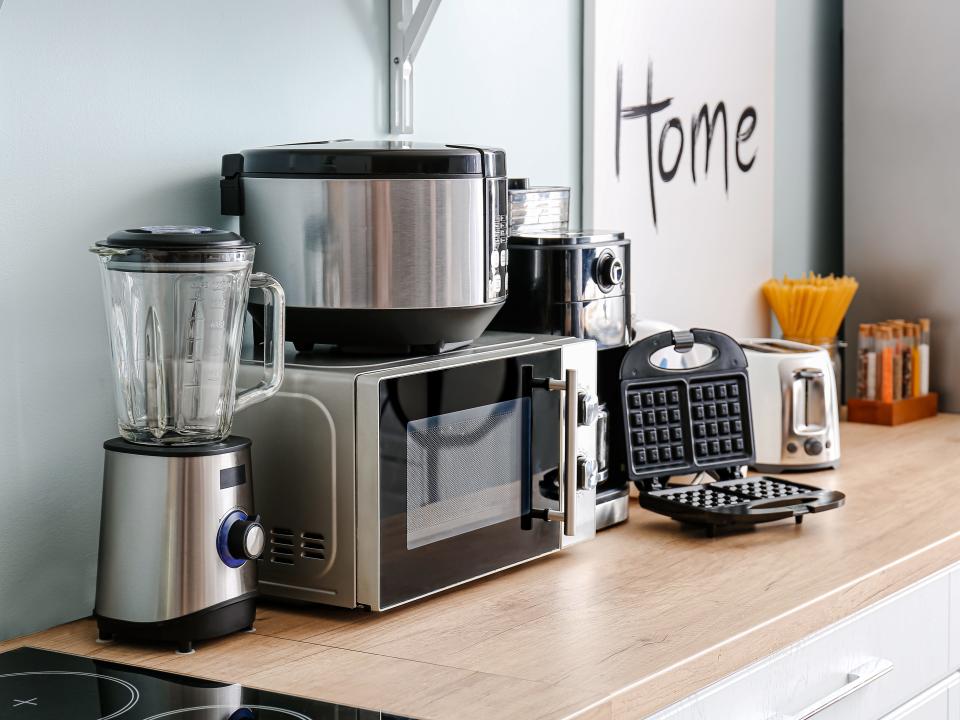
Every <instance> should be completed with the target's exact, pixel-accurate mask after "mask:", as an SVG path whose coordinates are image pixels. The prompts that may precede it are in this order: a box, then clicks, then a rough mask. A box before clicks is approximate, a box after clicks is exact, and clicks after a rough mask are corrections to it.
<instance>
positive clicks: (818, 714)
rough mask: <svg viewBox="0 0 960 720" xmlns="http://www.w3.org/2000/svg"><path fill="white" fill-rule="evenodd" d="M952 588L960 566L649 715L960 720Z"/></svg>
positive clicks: (959, 626)
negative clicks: (935, 719)
mask: <svg viewBox="0 0 960 720" xmlns="http://www.w3.org/2000/svg"><path fill="white" fill-rule="evenodd" d="M951 585H952V586H953V589H954V593H953V597H954V598H960V568H952V569H948V570H945V571H943V572H940V573H937V574H936V575H933V576H931V577H930V578H927V579H926V580H923V581H922V582H920V583H917V584H915V585H912V586H910V587H909V588H906V589H905V590H903V591H901V592H898V593H896V594H894V595H892V596H890V597H889V598H886V599H885V600H883V601H881V602H879V603H877V604H876V605H872V606H871V607H869V608H866V609H865V610H863V611H861V612H859V613H857V614H856V615H853V616H851V617H850V618H847V619H846V620H844V621H842V622H839V623H837V624H835V625H832V626H831V627H829V628H826V629H825V630H823V631H821V632H819V633H816V634H815V635H812V636H810V637H809V638H806V639H804V640H802V641H800V642H798V643H796V644H795V645H792V646H791V647H789V648H787V649H786V650H784V651H782V652H779V653H777V654H775V655H773V656H771V657H769V658H766V659H764V660H762V661H760V662H758V663H756V664H754V665H752V666H750V667H748V668H745V669H744V670H741V671H740V672H738V673H735V674H734V675H732V676H730V677H728V678H726V679H725V680H722V681H720V682H718V683H716V684H714V685H712V686H710V687H708V688H706V689H704V690H702V691H700V692H699V693H697V694H695V695H693V696H691V697H690V698H688V699H686V700H684V701H682V702H680V703H678V704H676V705H673V706H671V707H669V708H667V709H665V710H663V711H661V712H660V713H658V714H656V715H654V716H653V718H654V719H655V720H729V719H730V718H736V719H737V720H800V718H814V717H815V718H816V720H880V718H884V720H887V717H889V720H927V719H928V718H931V719H932V718H937V719H938V720H947V719H948V718H949V719H950V720H960V706H958V702H960V695H958V692H960V684H958V683H960V675H956V674H954V675H951V673H954V672H955V671H956V670H958V668H960V605H958V606H957V608H956V610H955V611H954V612H953V613H951V608H950V605H951V602H950V598H951ZM951 620H952V621H953V622H951ZM951 703H952V705H951Z"/></svg>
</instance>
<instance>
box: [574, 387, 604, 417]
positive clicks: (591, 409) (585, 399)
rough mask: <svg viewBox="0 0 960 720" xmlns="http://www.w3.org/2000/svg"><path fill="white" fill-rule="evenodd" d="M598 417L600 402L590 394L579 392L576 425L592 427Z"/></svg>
mask: <svg viewBox="0 0 960 720" xmlns="http://www.w3.org/2000/svg"><path fill="white" fill-rule="evenodd" d="M598 417H600V401H599V400H598V399H597V396H596V395H594V394H593V393H591V392H584V391H582V390H581V391H580V392H579V393H578V394H577V423H578V424H579V425H584V426H586V425H593V424H594V423H595V422H596V421H597V418H598Z"/></svg>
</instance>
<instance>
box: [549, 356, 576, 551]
mask: <svg viewBox="0 0 960 720" xmlns="http://www.w3.org/2000/svg"><path fill="white" fill-rule="evenodd" d="M547 387H548V388H549V389H550V390H554V391H558V392H562V393H564V396H565V397H564V405H565V407H566V410H565V412H564V413H563V417H561V419H560V447H561V448H562V451H561V452H562V456H563V457H562V458H561V476H562V479H561V481H560V509H559V510H549V511H547V520H551V521H554V522H562V523H563V534H564V535H566V536H567V537H573V536H574V535H576V534H577V517H576V508H577V400H578V396H577V371H576V369H575V368H568V369H567V372H566V377H565V379H564V380H554V379H552V378H551V379H550V380H549V381H548V383H547Z"/></svg>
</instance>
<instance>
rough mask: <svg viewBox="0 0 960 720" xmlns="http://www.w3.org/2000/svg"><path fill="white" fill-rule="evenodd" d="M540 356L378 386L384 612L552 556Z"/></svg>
mask: <svg viewBox="0 0 960 720" xmlns="http://www.w3.org/2000/svg"><path fill="white" fill-rule="evenodd" d="M560 364H561V353H560V352H559V351H558V350H547V351H543V352H539V353H531V354H528V355H522V356H513V357H503V358H497V359H493V360H485V361H482V362H477V363H473V364H468V365H461V366H455V367H449V368H442V369H437V370H432V371H429V372H425V373H419V374H412V375H404V376H400V377H395V378H387V379H383V380H381V381H380V386H379V408H380V410H379V423H380V427H379V447H378V453H379V487H378V492H379V508H380V517H379V525H380V527H379V530H380V538H379V560H378V563H377V565H378V568H377V571H378V572H379V578H378V579H379V582H378V586H379V598H378V602H377V603H376V605H377V607H376V609H386V608H389V607H392V606H395V605H399V604H401V603H404V602H408V601H410V600H413V599H416V598H418V597H422V596H424V595H427V594H430V593H432V592H436V591H438V590H441V589H443V588H445V587H450V586H452V585H456V584H459V583H462V582H465V581H467V580H471V579H473V578H476V577H480V576H481V575H485V574H488V573H491V572H495V571H497V570H500V569H503V568H505V567H509V566H510V565H515V564H518V563H521V562H525V561H527V560H530V559H532V558H535V557H538V556H540V555H544V554H546V553H549V552H553V551H555V550H558V549H559V548H560V544H561V543H560V539H561V532H562V525H563V524H562V523H558V522H546V521H544V520H533V522H530V519H531V518H530V513H531V509H534V508H535V509H540V510H543V511H551V510H552V511H554V512H557V511H558V510H559V509H560V504H559V501H558V486H557V481H558V477H559V466H560V462H559V461H560V442H561V437H560V434H559V433H558V427H559V425H558V423H559V420H558V418H560V417H561V407H560V403H561V401H562V400H563V397H564V394H563V393H560V392H551V391H548V390H539V389H534V390H533V392H530V391H529V387H525V383H524V379H523V378H524V376H525V374H531V375H532V376H535V377H539V378H558V377H561V375H560Z"/></svg>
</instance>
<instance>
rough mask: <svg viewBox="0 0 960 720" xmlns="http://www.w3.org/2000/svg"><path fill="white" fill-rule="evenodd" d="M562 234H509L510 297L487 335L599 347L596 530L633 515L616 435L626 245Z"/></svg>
mask: <svg viewBox="0 0 960 720" xmlns="http://www.w3.org/2000/svg"><path fill="white" fill-rule="evenodd" d="M512 210H513V207H512V206H511V211H512ZM565 228H566V222H563V223H561V224H560V226H559V227H558V228H557V229H541V228H537V229H532V230H531V229H527V228H525V227H518V228H517V229H515V230H514V231H513V234H512V235H511V236H510V238H509V239H508V241H507V252H508V256H507V263H508V267H509V273H510V291H509V293H508V295H507V301H506V303H505V304H504V307H503V310H501V311H500V313H499V314H498V315H497V317H496V318H494V321H493V323H492V327H493V328H495V329H498V330H512V331H519V332H534V333H541V334H547V335H566V336H572V337H577V338H584V339H591V340H594V341H596V343H597V396H598V400H599V408H600V411H599V416H598V419H597V462H598V473H597V482H598V485H597V518H596V520H597V530H601V529H603V528H606V527H609V526H611V525H615V524H617V523H620V522H623V521H624V520H626V519H627V514H628V512H629V507H630V503H629V496H628V477H627V464H626V448H625V446H624V439H623V438H622V437H621V435H622V433H620V432H617V431H616V427H617V422H616V419H617V418H619V417H620V412H621V409H620V392H619V377H620V362H621V360H622V359H623V356H624V354H625V352H626V350H627V349H628V348H629V346H630V343H631V341H632V339H633V331H632V328H631V302H630V272H629V268H630V240H629V239H628V238H626V237H625V236H624V234H623V233H622V232H611V231H606V230H568V229H565ZM611 419H613V421H612V422H611Z"/></svg>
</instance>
